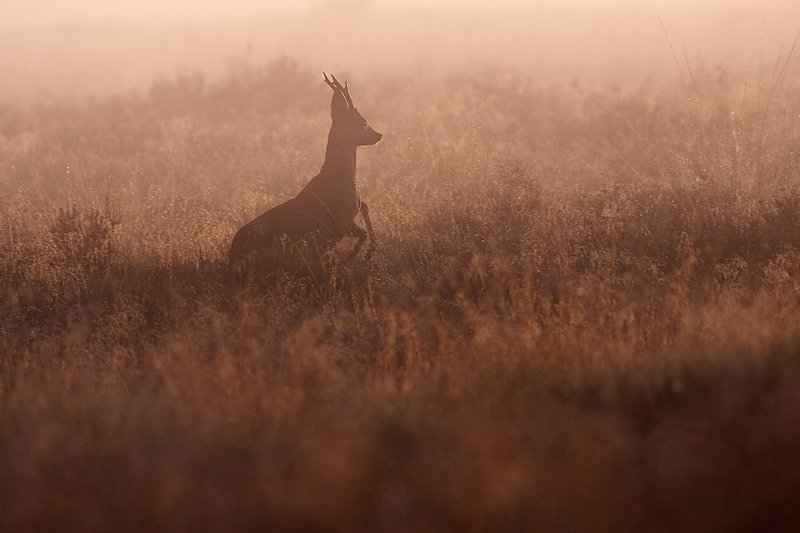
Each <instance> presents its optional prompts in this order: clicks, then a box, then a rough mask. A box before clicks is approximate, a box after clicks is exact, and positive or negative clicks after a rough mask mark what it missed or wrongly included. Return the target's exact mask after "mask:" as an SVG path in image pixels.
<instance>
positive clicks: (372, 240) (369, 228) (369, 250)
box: [359, 202, 377, 261]
mask: <svg viewBox="0 0 800 533" xmlns="http://www.w3.org/2000/svg"><path fill="white" fill-rule="evenodd" d="M361 217H362V218H363V219H364V224H365V225H366V226H367V235H369V246H368V247H367V255H366V257H364V259H366V260H367V261H369V258H370V257H372V253H373V252H374V251H375V246H376V245H377V242H376V241H375V232H374V231H372V221H371V220H370V219H369V207H368V206H367V204H366V202H361ZM359 229H360V228H359ZM361 244H363V242H361Z"/></svg>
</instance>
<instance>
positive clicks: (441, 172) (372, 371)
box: [0, 22, 800, 531]
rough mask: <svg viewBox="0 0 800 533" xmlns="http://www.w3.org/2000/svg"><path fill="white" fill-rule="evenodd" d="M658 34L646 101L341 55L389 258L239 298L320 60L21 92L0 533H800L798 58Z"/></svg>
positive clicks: (9, 119)
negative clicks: (83, 93)
mask: <svg viewBox="0 0 800 533" xmlns="http://www.w3.org/2000/svg"><path fill="white" fill-rule="evenodd" d="M654 27H655V29H656V31H661V29H660V28H659V25H658V22H656V23H655V26H654ZM660 39H661V41H659V42H660V43H661V44H662V45H663V47H664V50H663V53H664V54H665V55H666V56H667V57H668V58H669V61H670V62H673V61H674V65H673V64H670V67H671V68H674V69H675V70H674V71H673V72H672V73H671V74H670V75H665V76H662V77H656V78H653V79H642V80H640V81H639V82H637V83H629V84H627V85H625V86H622V87H620V86H617V85H614V84H610V83H598V84H587V83H584V82H581V81H579V80H578V81H570V80H563V79H561V78H557V77H553V78H552V79H547V78H545V79H543V78H541V77H539V76H537V75H536V73H535V72H534V71H531V70H528V69H523V68H514V67H513V66H507V65H503V66H495V67H492V66H491V65H482V66H476V68H475V69H469V70H466V69H464V70H458V69H453V70H452V71H447V72H441V73H439V74H438V75H434V74H430V75H426V76H421V77H414V75H413V72H411V71H410V70H408V69H398V70H397V71H396V72H392V71H391V69H385V71H370V70H369V69H364V70H363V71H360V72H358V73H354V74H351V73H348V72H346V71H345V72H342V73H341V74H340V73H339V72H337V75H338V76H339V77H340V78H343V79H345V78H346V79H348V80H349V82H350V86H351V87H352V91H353V95H354V98H355V99H356V102H357V104H358V107H359V110H360V111H361V112H362V113H363V114H364V115H365V116H366V117H368V118H369V119H370V123H371V124H373V125H374V126H375V128H376V129H378V130H379V131H381V132H382V133H383V134H384V138H383V141H382V142H381V143H379V144H378V145H376V146H369V147H364V148H362V149H360V150H359V161H358V165H359V166H358V186H359V191H360V193H361V196H362V198H363V199H364V200H365V201H368V202H369V205H370V210H371V216H372V221H373V224H374V226H375V232H376V234H377V239H378V241H379V247H378V249H377V251H376V252H375V254H374V255H373V256H372V257H371V258H370V259H369V260H368V261H367V260H364V257H363V254H362V255H361V256H360V258H357V259H356V260H354V261H352V262H349V263H347V262H344V261H339V262H336V263H335V264H334V265H333V266H332V267H331V268H330V271H328V272H327V273H325V275H324V276H313V277H305V278H287V279H284V280H283V281H282V282H281V283H279V284H277V285H276V286H273V287H272V288H267V289H265V288H252V287H251V288H249V289H248V290H245V291H243V292H240V293H236V292H235V291H231V290H230V288H229V286H228V284H227V280H226V254H227V250H228V247H229V246H230V241H231V238H232V237H233V234H234V233H235V231H236V230H237V228H239V227H240V226H241V225H242V224H244V223H246V222H248V221H249V220H251V219H252V218H253V217H255V216H256V215H258V214H259V213H261V212H263V211H264V210H265V209H267V208H268V207H270V206H272V205H275V204H276V203H278V202H280V201H283V200H286V199H287V198H289V197H291V196H293V195H294V194H296V193H297V191H298V190H299V189H301V188H302V187H303V185H305V183H306V182H307V181H308V180H309V179H310V178H311V177H312V176H314V174H315V173H316V172H317V171H318V170H319V167H320V165H321V163H322V158H323V153H324V148H325V138H326V134H327V131H328V127H329V125H330V115H329V113H330V108H329V101H330V91H329V89H328V88H327V87H326V86H325V84H324V83H323V81H322V74H321V72H317V70H313V69H312V68H310V67H309V66H308V65H307V64H306V63H305V62H304V61H303V60H294V59H286V58H284V59H275V60H271V61H264V62H259V61H255V60H248V61H244V60H243V61H241V62H239V63H237V65H236V67H235V68H231V69H230V70H229V71H228V72H227V73H226V74H224V75H220V76H218V77H214V78H213V79H210V78H208V77H206V76H204V75H203V74H202V73H201V71H200V70H197V71H195V70H187V71H186V72H184V73H183V74H178V75H171V76H167V77H163V78H161V79H158V80H156V81H152V82H151V83H149V84H148V85H147V86H146V88H144V89H143V90H141V91H130V92H124V93H120V94H116V95H114V94H106V95H101V96H97V97H93V98H87V99H83V100H80V99H77V100H76V99H70V100H64V101H58V100H52V99H51V100H47V99H45V100H40V101H37V102H33V103H30V104H27V105H25V106H18V105H15V104H14V103H13V101H10V100H8V101H6V102H5V103H2V104H0V508H2V512H0V531H16V530H54V531H73V530H81V531H95V530H97V531H99V530H105V531H107V530H115V531H152V530H164V531H198V530H218V531H230V530H261V529H275V530H318V531H323V530H326V531H327V530H342V531H376V530H392V531H394V530H396V531H433V530H451V531H486V530H491V531H514V530H536V531H587V530H590V531H730V530H737V531H752V530H764V531H791V530H795V529H794V528H795V527H797V525H798V524H799V523H800V516H798V514H800V510H798V507H797V501H798V500H797V498H798V495H800V453H799V451H800V128H799V127H798V123H800V87H798V85H797V83H796V81H797V76H796V68H795V66H794V61H795V60H794V56H793V55H792V54H793V49H792V47H791V44H792V42H791V40H790V41H789V42H788V44H787V45H786V48H785V49H784V51H783V52H781V55H780V56H775V57H771V58H769V60H767V59H764V60H763V62H764V65H765V66H764V68H763V74H759V75H758V76H756V74H755V72H756V71H755V70H753V71H752V72H750V73H745V74H743V73H742V72H740V71H732V70H731V69H728V68H726V66H725V65H723V64H707V65H691V64H690V62H689V60H688V59H684V58H683V57H682V52H681V51H680V49H679V47H677V46H676V48H675V49H673V50H670V47H671V46H672V43H671V42H668V39H669V36H668V35H667V36H666V37H663V36H662V37H660ZM673 53H674V56H673ZM315 65H316V63H315ZM631 76H633V74H631ZM352 245H353V240H348V241H346V242H344V243H342V245H341V246H340V248H339V249H338V250H337V252H338V253H339V255H340V256H343V255H345V253H346V252H347V250H348V249H349V248H350V247H352Z"/></svg>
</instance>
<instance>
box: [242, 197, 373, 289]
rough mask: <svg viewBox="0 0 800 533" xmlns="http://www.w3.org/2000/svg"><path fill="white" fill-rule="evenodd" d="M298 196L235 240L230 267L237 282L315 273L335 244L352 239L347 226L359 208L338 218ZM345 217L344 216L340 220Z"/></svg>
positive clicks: (263, 216)
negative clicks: (247, 279) (279, 274)
mask: <svg viewBox="0 0 800 533" xmlns="http://www.w3.org/2000/svg"><path fill="white" fill-rule="evenodd" d="M307 200H308V199H306V198H303V197H302V195H298V196H297V197H295V198H292V199H291V200H288V201H286V202H284V203H282V204H280V205H277V206H275V207H273V208H272V209H270V210H268V211H266V212H265V213H263V214H261V215H260V216H258V217H257V218H255V219H254V220H253V221H251V222H250V223H249V224H246V225H245V226H243V227H242V228H241V229H240V230H239V231H238V232H237V233H236V235H235V236H234V238H233V243H232V244H231V250H230V258H229V261H230V264H229V267H230V269H231V271H232V273H233V274H234V275H235V276H236V277H237V278H249V279H252V278H255V277H262V276H266V275H268V274H273V273H278V272H287V273H295V274H304V273H305V274H308V273H312V272H311V271H312V269H313V270H316V268H318V267H320V266H323V263H324V261H323V260H324V258H325V257H326V256H328V255H330V253H331V252H332V250H333V248H334V247H335V246H336V244H337V243H338V242H339V241H341V240H342V239H343V238H344V237H346V236H348V235H351V233H350V232H349V231H348V230H349V225H348V224H341V223H339V222H337V219H338V220H342V219H343V218H344V219H345V220H347V219H349V221H350V223H351V224H354V223H355V222H354V221H353V219H354V218H355V216H356V214H358V208H359V206H358V205H355V206H353V207H352V208H350V209H347V210H348V211H351V213H347V214H344V213H341V214H340V216H337V214H339V213H336V209H335V207H334V206H330V205H326V204H325V203H323V202H320V201H317V202H313V203H312V202H308V201H307ZM341 215H344V216H341Z"/></svg>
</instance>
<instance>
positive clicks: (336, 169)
mask: <svg viewBox="0 0 800 533" xmlns="http://www.w3.org/2000/svg"><path fill="white" fill-rule="evenodd" d="M320 174H323V175H325V176H328V177H330V178H334V179H336V180H342V181H344V182H347V183H353V184H355V181H356V145H355V144H354V143H352V142H349V141H348V140H347V139H344V138H343V137H342V135H340V134H339V132H338V131H337V130H336V128H335V126H331V131H330V133H329V134H328V147H327V148H326V149H325V162H324V163H323V164H322V171H321V172H320Z"/></svg>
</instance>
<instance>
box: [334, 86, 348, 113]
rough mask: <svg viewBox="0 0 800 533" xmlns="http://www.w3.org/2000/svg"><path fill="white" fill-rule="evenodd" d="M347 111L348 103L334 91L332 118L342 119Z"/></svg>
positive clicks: (340, 94)
mask: <svg viewBox="0 0 800 533" xmlns="http://www.w3.org/2000/svg"><path fill="white" fill-rule="evenodd" d="M345 111H347V101H346V100H345V99H344V96H342V93H340V92H339V91H333V96H332V97H331V118H332V119H336V118H338V117H341V116H342V115H343V114H344V112H345Z"/></svg>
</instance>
